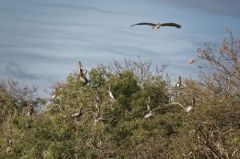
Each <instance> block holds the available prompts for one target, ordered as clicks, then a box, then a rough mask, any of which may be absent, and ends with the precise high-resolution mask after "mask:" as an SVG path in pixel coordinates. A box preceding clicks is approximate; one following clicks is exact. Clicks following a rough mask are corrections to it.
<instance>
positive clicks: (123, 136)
mask: <svg viewBox="0 0 240 159" xmlns="http://www.w3.org/2000/svg"><path fill="white" fill-rule="evenodd" d="M213 50H214V49H212V48H211V47H210V45H209V44H206V45H205V46H204V47H203V48H201V49H198V55H197V58H196V59H194V60H193V62H196V64H199V67H200V68H201V71H200V75H201V76H200V78H199V80H191V79H183V80H182V79H181V78H180V79H179V81H178V82H180V83H181V84H179V83H178V85H176V86H172V84H171V82H170V83H168V82H166V80H165V79H164V76H163V75H164V74H163V71H162V69H159V68H156V69H155V71H153V68H152V67H151V64H150V63H149V62H145V61H142V60H137V61H132V60H125V61H123V63H120V62H119V61H114V62H113V63H112V64H110V65H108V66H105V65H99V66H97V67H96V68H92V69H91V70H90V71H89V73H87V72H85V70H84V69H83V67H82V65H81V63H80V68H78V70H77V71H76V72H74V73H71V74H69V75H68V77H67V78H66V81H64V82H62V83H58V84H57V85H56V86H55V88H54V90H53V92H52V97H51V99H45V100H44V99H41V98H36V97H35V92H36V89H35V88H28V87H23V88H21V87H20V86H19V85H18V84H17V83H16V82H14V81H10V82H8V83H3V82H2V83H1V84H0V134H1V135H0V158H46V159H53V158H54V159H55V158H69V159H70V158H129V159H130V158H143V159H146V158H162V159H164V158H189V159H190V158H192V159H197V158H198V159H202V158H205V159H208V158H216V159H217V158H219V159H230V158H231V159H237V158H240V152H239V151H240V150H239V148H240V108H239V100H240V94H239V87H240V84H239V83H240V81H239V80H240V67H239V66H240V65H239V61H238V60H239V50H240V43H239V41H237V40H234V38H232V35H230V38H229V39H224V40H223V42H222V44H221V46H220V50H219V51H218V52H215V51H213ZM193 62H191V63H193ZM203 66H204V67H203ZM110 92H111V93H112V94H111V95H110ZM43 106H44V109H42V108H43ZM187 108H188V109H187ZM38 109H40V111H36V110H38ZM33 110H35V111H34V112H33Z"/></svg>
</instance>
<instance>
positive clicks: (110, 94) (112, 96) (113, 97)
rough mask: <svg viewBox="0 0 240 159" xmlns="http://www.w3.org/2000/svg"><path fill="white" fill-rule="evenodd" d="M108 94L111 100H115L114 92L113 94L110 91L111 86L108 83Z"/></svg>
mask: <svg viewBox="0 0 240 159" xmlns="http://www.w3.org/2000/svg"><path fill="white" fill-rule="evenodd" d="M108 94H109V96H110V98H111V99H112V100H116V98H115V96H114V94H113V93H112V91H111V86H110V85H109V86H108Z"/></svg>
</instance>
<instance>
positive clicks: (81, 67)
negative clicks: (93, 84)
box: [77, 61, 88, 83]
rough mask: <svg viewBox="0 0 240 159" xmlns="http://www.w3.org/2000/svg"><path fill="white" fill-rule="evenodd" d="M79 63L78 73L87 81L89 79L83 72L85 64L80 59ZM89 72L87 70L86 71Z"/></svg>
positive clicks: (83, 80)
mask: <svg viewBox="0 0 240 159" xmlns="http://www.w3.org/2000/svg"><path fill="white" fill-rule="evenodd" d="M78 65H79V68H78V70H77V74H78V75H79V79H80V80H81V81H82V82H83V83H87V82H88V79H87V78H86V75H85V74H84V73H83V65H82V63H81V61H78ZM86 72H87V71H86Z"/></svg>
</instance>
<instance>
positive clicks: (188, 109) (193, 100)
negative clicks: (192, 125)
mask: <svg viewBox="0 0 240 159" xmlns="http://www.w3.org/2000/svg"><path fill="white" fill-rule="evenodd" d="M194 105H195V98H192V103H191V105H188V106H187V107H186V108H185V111H186V112H189V111H190V110H192V108H193V106H194Z"/></svg>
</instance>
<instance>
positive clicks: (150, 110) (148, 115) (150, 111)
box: [144, 96, 154, 118]
mask: <svg viewBox="0 0 240 159" xmlns="http://www.w3.org/2000/svg"><path fill="white" fill-rule="evenodd" d="M150 103H151V97H150V96H149V97H148V101H147V109H148V110H147V111H148V113H147V114H146V115H145V116H144V118H150V117H151V116H153V114H154V113H153V112H152V109H151V107H150Z"/></svg>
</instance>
